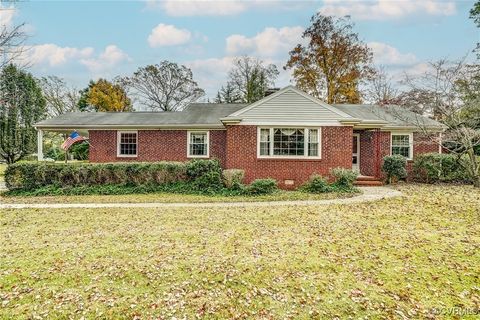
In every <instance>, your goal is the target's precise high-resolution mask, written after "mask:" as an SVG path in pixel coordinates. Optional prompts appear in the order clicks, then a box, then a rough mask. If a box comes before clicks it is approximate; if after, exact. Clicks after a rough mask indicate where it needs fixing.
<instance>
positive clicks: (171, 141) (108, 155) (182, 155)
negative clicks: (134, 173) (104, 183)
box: [89, 130, 226, 165]
mask: <svg viewBox="0 0 480 320" xmlns="http://www.w3.org/2000/svg"><path fill="white" fill-rule="evenodd" d="M89 136H90V145H91V147H90V154H89V160H90V161H91V162H117V161H122V162H123V161H161V160H166V161H187V160H189V159H188V158H187V131H186V130H138V152H137V153H138V156H137V157H135V158H131V157H117V131H115V130H90V131H89ZM225 144H226V131H225V130H210V158H217V159H219V160H220V162H221V163H222V165H225Z"/></svg>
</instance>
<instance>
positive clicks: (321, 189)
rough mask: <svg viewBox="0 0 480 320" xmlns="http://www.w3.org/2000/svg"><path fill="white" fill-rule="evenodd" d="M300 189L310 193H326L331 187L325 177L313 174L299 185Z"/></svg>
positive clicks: (330, 190)
mask: <svg viewBox="0 0 480 320" xmlns="http://www.w3.org/2000/svg"><path fill="white" fill-rule="evenodd" d="M300 190H302V191H305V192H310V193H326V192H332V191H333V190H332V187H331V186H330V185H329V184H328V181H327V179H326V178H325V177H322V176H321V175H318V174H314V175H312V176H311V177H310V179H309V180H308V182H307V183H305V184H304V185H303V186H301V187H300Z"/></svg>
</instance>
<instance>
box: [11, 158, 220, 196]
mask: <svg viewBox="0 0 480 320" xmlns="http://www.w3.org/2000/svg"><path fill="white" fill-rule="evenodd" d="M188 165H189V164H188V163H182V162H156V163H115V164H111V163H110V164H85V163H75V164H63V163H45V162H36V163H15V164H12V165H10V166H8V167H7V169H6V171H5V182H6V185H7V188H9V189H10V190H14V189H21V190H34V189H38V188H43V187H47V186H55V187H57V188H58V187H61V188H68V187H73V186H76V187H80V186H85V187H88V186H98V185H120V186H145V185H169V184H175V183H179V182H187V181H188V182H189V185H191V186H192V188H193V186H194V185H195V186H197V184H198V182H197V181H196V180H195V179H197V178H198V179H202V178H204V177H205V176H208V174H209V173H208V172H203V174H201V175H198V176H195V177H187V173H186V172H187V166H188ZM212 167H213V168H216V164H215V165H213V166H212ZM202 181H203V180H202ZM219 181H220V184H219V186H220V187H221V186H222V184H221V179H219Z"/></svg>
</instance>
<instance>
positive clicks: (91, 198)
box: [0, 190, 361, 203]
mask: <svg viewBox="0 0 480 320" xmlns="http://www.w3.org/2000/svg"><path fill="white" fill-rule="evenodd" d="M359 194H361V192H360V191H358V192H349V193H337V192H331V193H321V194H313V193H307V192H300V191H283V190H279V191H277V192H275V193H273V194H267V195H259V196H247V195H232V196H227V195H199V194H179V193H167V192H157V193H147V194H124V195H82V196H11V195H8V196H7V195H5V193H3V194H2V193H0V203H115V202H117V203H140V202H164V203H175V202H202V203H205V202H252V201H286V200H327V199H337V198H350V197H354V196H357V195H359Z"/></svg>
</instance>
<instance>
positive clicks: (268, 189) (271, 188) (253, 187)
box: [244, 178, 278, 196]
mask: <svg viewBox="0 0 480 320" xmlns="http://www.w3.org/2000/svg"><path fill="white" fill-rule="evenodd" d="M277 190H278V185H277V181H276V180H275V179H270V178H269V179H256V180H254V181H253V182H252V183H250V184H249V185H248V186H246V187H245V189H244V192H245V194H248V195H255V196H258V195H263V194H271V193H274V192H276V191H277Z"/></svg>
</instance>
